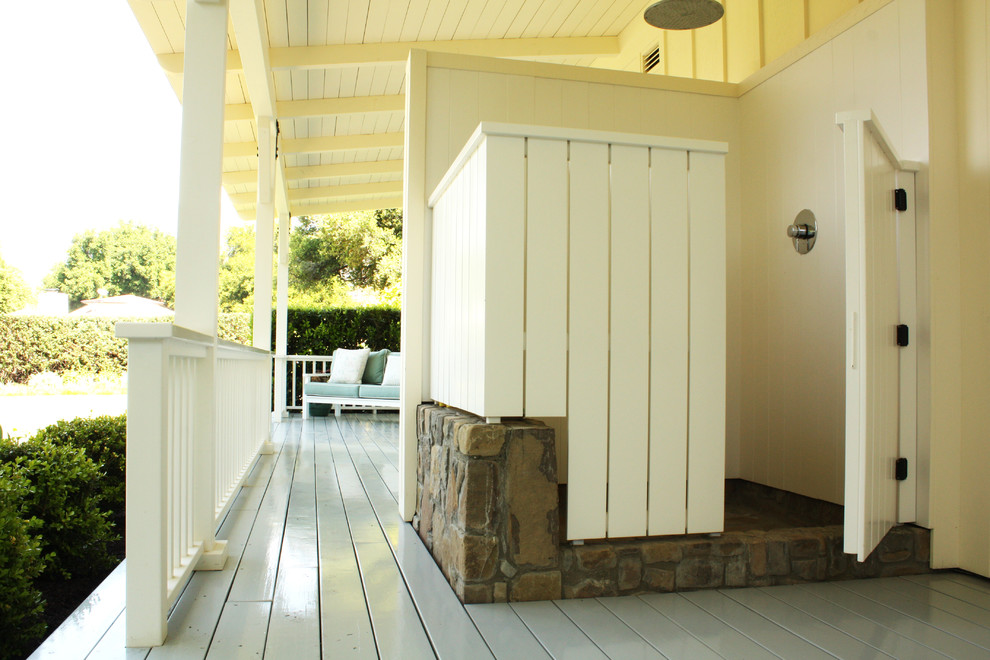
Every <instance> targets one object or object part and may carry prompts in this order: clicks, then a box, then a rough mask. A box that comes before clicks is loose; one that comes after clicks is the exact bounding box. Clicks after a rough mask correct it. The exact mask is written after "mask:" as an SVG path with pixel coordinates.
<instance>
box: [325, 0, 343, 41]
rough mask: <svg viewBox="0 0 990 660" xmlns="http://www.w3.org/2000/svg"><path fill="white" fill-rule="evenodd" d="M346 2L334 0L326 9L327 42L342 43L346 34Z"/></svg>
mask: <svg viewBox="0 0 990 660" xmlns="http://www.w3.org/2000/svg"><path fill="white" fill-rule="evenodd" d="M347 9H348V7H347V2H345V1H343V0H334V2H331V3H330V7H329V10H328V11H327V40H326V43H328V44H342V43H344V36H345V35H346V34H347Z"/></svg>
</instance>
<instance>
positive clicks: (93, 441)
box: [34, 414, 127, 524]
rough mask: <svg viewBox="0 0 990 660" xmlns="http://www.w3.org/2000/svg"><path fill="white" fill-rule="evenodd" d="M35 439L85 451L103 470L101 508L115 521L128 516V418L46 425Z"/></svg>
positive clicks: (88, 418)
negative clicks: (126, 483)
mask: <svg viewBox="0 0 990 660" xmlns="http://www.w3.org/2000/svg"><path fill="white" fill-rule="evenodd" d="M34 440H36V441H40V442H51V443H53V444H56V445H60V446H64V447H74V448H77V449H82V450H83V451H85V452H86V455H87V456H88V457H89V458H91V459H92V460H93V462H94V463H96V466H97V468H98V469H99V471H100V478H99V482H98V487H99V491H100V496H101V508H102V509H103V510H104V511H106V512H107V513H108V514H109V516H110V519H111V520H116V521H117V522H118V524H119V523H121V522H122V518H123V514H124V495H125V491H126V489H125V487H124V477H125V472H124V465H125V459H126V456H127V415H126V414H124V415H117V416H114V417H111V416H109V415H103V416H100V417H78V418H76V419H72V420H68V421H61V422H56V423H55V424H52V425H51V426H46V427H45V428H43V429H41V430H40V431H38V432H37V434H35V436H34Z"/></svg>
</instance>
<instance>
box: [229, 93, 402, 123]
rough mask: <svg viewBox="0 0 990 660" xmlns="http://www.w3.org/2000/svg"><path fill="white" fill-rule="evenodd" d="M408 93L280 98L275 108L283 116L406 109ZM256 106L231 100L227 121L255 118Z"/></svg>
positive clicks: (288, 117)
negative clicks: (406, 94)
mask: <svg viewBox="0 0 990 660" xmlns="http://www.w3.org/2000/svg"><path fill="white" fill-rule="evenodd" d="M405 103H406V101H405V96H404V95H402V94H393V95H390V96H348V97H344V98H336V99H305V100H301V101H277V102H276V103H275V109H276V112H277V114H278V117H279V119H292V118H295V117H318V116H320V115H346V114H357V113H363V112H402V111H403V110H404V109H405ZM254 117H255V115H254V109H253V108H252V105H251V104H250V103H236V104H228V105H227V107H226V110H225V112H224V120H225V121H244V120H252V119H254Z"/></svg>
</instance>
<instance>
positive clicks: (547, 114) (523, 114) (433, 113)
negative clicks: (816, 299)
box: [411, 54, 741, 477]
mask: <svg viewBox="0 0 990 660" xmlns="http://www.w3.org/2000/svg"><path fill="white" fill-rule="evenodd" d="M594 75H600V74H597V73H596V74H594ZM609 75H610V76H611V77H612V79H614V80H620V81H621V80H622V79H623V78H625V79H627V80H633V79H634V80H636V81H639V82H641V83H643V84H644V85H647V86H636V85H635V84H622V83H621V82H616V83H603V82H591V81H590V80H591V79H590V78H589V77H588V74H587V73H586V72H584V71H581V70H580V69H576V68H571V67H563V66H555V65H545V64H531V63H521V62H513V63H507V62H504V61H499V60H494V59H487V58H466V57H460V56H458V57H448V56H435V55H433V54H430V55H429V56H428V66H427V70H426V79H427V85H426V87H427V91H426V96H427V101H426V153H425V173H426V176H425V190H426V191H427V193H426V194H427V195H429V194H430V193H432V191H433V189H434V188H435V187H436V185H437V184H438V183H439V181H440V179H441V178H442V177H443V175H444V173H445V172H446V171H447V168H448V167H449V166H450V164H451V163H452V162H453V160H454V158H455V157H456V156H457V154H458V152H459V151H460V149H461V147H463V146H464V143H465V142H466V141H467V139H468V138H469V137H470V135H471V133H472V131H473V130H474V129H475V128H476V127H477V125H478V123H479V122H481V121H497V122H511V123H520V124H537V125H543V126H563V127H569V128H587V129H599V130H610V131H621V132H629V133H643V134H648V135H662V136H669V137H682V138H698V139H705V140H717V141H722V142H728V143H729V153H728V155H727V157H726V180H727V182H726V197H727V220H726V225H727V227H726V244H727V248H726V251H727V257H726V258H727V262H726V266H727V270H728V277H727V287H728V289H727V297H728V300H729V302H728V305H727V314H728V324H727V325H728V327H727V336H728V338H729V339H728V342H729V345H728V346H727V355H728V364H727V374H726V375H727V381H728V383H729V385H728V387H727V392H726V398H727V411H726V412H727V429H726V434H727V436H728V440H727V450H726V454H727V465H726V472H727V476H730V477H732V476H736V474H735V471H736V463H737V456H738V451H737V450H736V448H738V445H739V442H738V419H739V401H740V394H739V383H740V374H739V355H740V349H739V343H738V342H739V339H738V338H739V328H740V322H741V320H740V319H741V310H740V307H739V300H740V292H739V281H740V278H739V264H740V260H739V243H740V233H739V225H740V218H739V202H738V200H739V114H738V99H736V98H735V92H734V88H733V87H731V86H727V85H726V86H724V87H717V88H713V89H715V90H716V91H722V92H723V93H725V94H727V95H726V96H717V95H712V94H705V93H689V92H680V91H670V90H665V89H656V88H651V87H650V86H648V85H651V84H653V82H655V81H653V79H652V78H646V77H642V76H629V75H628V74H609ZM568 78H570V79H568ZM582 78H584V79H582ZM644 79H645V82H643V81H644ZM411 93H415V90H411ZM426 363H427V364H428V363H429V360H428V359H427V360H426ZM603 405H604V404H603ZM562 453H563V452H562ZM562 460H563V457H562ZM561 467H563V463H562V465H561ZM561 474H562V476H563V475H565V474H566V472H563V471H562V473H561Z"/></svg>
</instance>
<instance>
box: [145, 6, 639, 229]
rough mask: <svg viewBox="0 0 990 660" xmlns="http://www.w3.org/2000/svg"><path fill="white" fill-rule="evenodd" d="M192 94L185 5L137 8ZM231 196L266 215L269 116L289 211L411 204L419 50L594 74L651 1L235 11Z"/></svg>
mask: <svg viewBox="0 0 990 660" xmlns="http://www.w3.org/2000/svg"><path fill="white" fill-rule="evenodd" d="M128 1H129V4H130V6H131V10H132V11H133V12H134V15H135V16H136V17H137V19H138V22H139V23H140V25H141V28H142V30H143V31H144V34H145V36H146V37H147V39H148V42H149V43H150V45H151V47H152V49H153V50H154V52H155V53H156V54H157V55H158V58H159V62H160V63H161V65H162V68H163V69H164V71H165V73H166V75H167V76H168V79H169V81H170V83H171V84H172V87H173V89H174V90H175V92H176V95H177V96H179V98H180V100H181V97H182V65H183V58H182V51H183V48H184V43H185V7H186V2H185V0H128ZM228 2H229V6H230V20H229V26H228V48H229V50H228V54H227V69H228V71H227V83H226V103H227V112H226V121H225V125H224V142H225V146H224V161H223V162H224V187H225V188H226V190H227V192H228V194H229V195H230V197H231V200H232V202H233V203H234V206H235V208H237V211H238V213H239V214H240V216H241V217H242V218H244V219H253V218H254V217H255V197H256V190H257V185H256V181H255V174H256V172H257V167H258V164H257V156H256V153H257V125H256V121H255V117H256V116H260V117H265V116H271V117H273V118H274V119H277V120H278V123H279V129H280V138H279V153H280V156H281V157H280V158H279V168H278V181H279V183H278V184H277V193H278V199H279V206H280V207H281V209H282V211H283V212H284V211H285V210H289V211H290V212H291V214H292V215H294V216H300V215H306V214H313V213H328V212H334V211H349V210H362V209H374V208H383V207H384V208H387V207H396V206H401V204H402V158H403V149H402V140H403V115H404V93H405V59H406V56H407V54H408V52H409V49H410V48H424V49H430V50H444V51H447V52H458V53H469V54H476V55H490V56H497V57H514V58H525V59H532V60H539V61H544V62H556V63H562V64H573V65H581V66H589V65H591V64H592V63H593V62H594V61H595V60H596V59H597V58H598V57H600V56H603V55H605V56H607V55H616V54H618V52H619V38H618V35H619V33H620V32H621V31H622V29H623V28H625V27H626V26H627V25H628V24H629V23H630V22H631V21H634V20H636V19H637V18H638V17H639V16H640V14H641V11H642V9H643V6H644V2H643V0H614V1H612V2H600V1H599V0H565V1H562V2H550V1H549V0H546V1H544V0H411V1H410V2H401V3H400V2H391V1H389V0H336V1H334V2H331V1H330V0H308V1H306V0H264V2H262V1H261V0H257V2H256V0H228Z"/></svg>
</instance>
